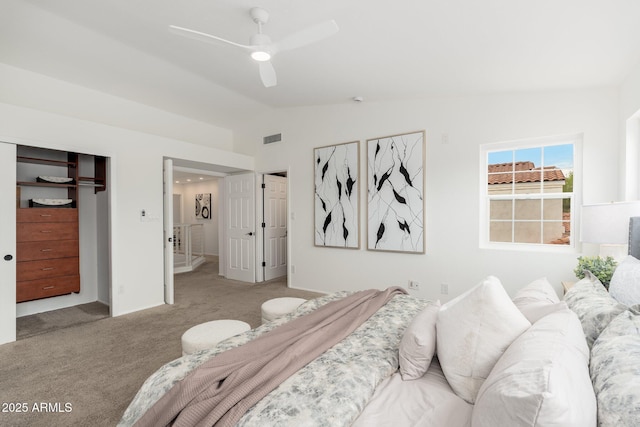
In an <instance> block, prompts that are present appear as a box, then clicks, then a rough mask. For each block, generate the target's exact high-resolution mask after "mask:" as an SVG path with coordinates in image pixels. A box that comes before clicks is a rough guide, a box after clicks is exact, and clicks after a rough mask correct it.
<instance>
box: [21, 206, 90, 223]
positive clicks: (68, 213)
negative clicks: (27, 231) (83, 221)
mask: <svg viewBox="0 0 640 427" xmlns="http://www.w3.org/2000/svg"><path fill="white" fill-rule="evenodd" d="M16 222H75V223H77V222H78V209H75V208H52V209H49V208H22V209H17V210H16Z"/></svg>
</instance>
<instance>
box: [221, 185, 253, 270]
mask: <svg viewBox="0 0 640 427" xmlns="http://www.w3.org/2000/svg"><path fill="white" fill-rule="evenodd" d="M224 184H225V188H226V196H227V200H226V201H227V206H226V207H227V209H226V213H227V214H226V218H225V219H226V224H227V227H226V236H227V242H226V243H227V244H226V255H227V256H226V260H225V262H226V277H227V278H228V279H233V280H240V281H243V282H250V283H254V282H255V281H256V267H255V266H256V259H255V253H256V250H255V224H256V220H255V174H253V173H246V174H241V175H231V176H226V177H224Z"/></svg>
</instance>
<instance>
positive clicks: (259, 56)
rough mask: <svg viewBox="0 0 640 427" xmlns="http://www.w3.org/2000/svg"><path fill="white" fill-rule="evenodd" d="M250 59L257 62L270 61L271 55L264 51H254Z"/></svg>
mask: <svg viewBox="0 0 640 427" xmlns="http://www.w3.org/2000/svg"><path fill="white" fill-rule="evenodd" d="M251 57H252V58H253V59H255V60H256V61H258V62H264V61H268V60H270V59H271V54H270V53H269V52H266V51H264V50H256V51H254V52H251Z"/></svg>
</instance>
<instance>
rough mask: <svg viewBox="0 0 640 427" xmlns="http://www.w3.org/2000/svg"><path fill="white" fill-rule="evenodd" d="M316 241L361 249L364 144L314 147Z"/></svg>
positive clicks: (318, 244) (333, 245)
mask: <svg viewBox="0 0 640 427" xmlns="http://www.w3.org/2000/svg"><path fill="white" fill-rule="evenodd" d="M313 160H314V174H315V175H314V187H315V192H314V200H315V201H314V204H315V205H314V224H315V225H314V244H315V246H325V247H335V248H347V249H359V248H360V219H359V217H360V213H359V212H360V211H359V200H360V196H359V188H360V186H359V181H360V177H359V171H360V165H359V164H360V144H359V142H357V141H356V142H347V143H344V144H337V145H329V146H325V147H319V148H314V150H313Z"/></svg>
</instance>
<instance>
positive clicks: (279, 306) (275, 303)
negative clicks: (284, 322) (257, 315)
mask: <svg viewBox="0 0 640 427" xmlns="http://www.w3.org/2000/svg"><path fill="white" fill-rule="evenodd" d="M305 301H306V299H304V298H292V297H282V298H273V299H270V300H269V301H265V302H264V303H263V304H262V323H266V322H268V321H270V320H273V319H277V318H278V317H282V316H284V315H285V314H289V313H291V312H292V311H293V310H295V309H296V308H298V307H299V306H300V304H302V303H303V302H305Z"/></svg>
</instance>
